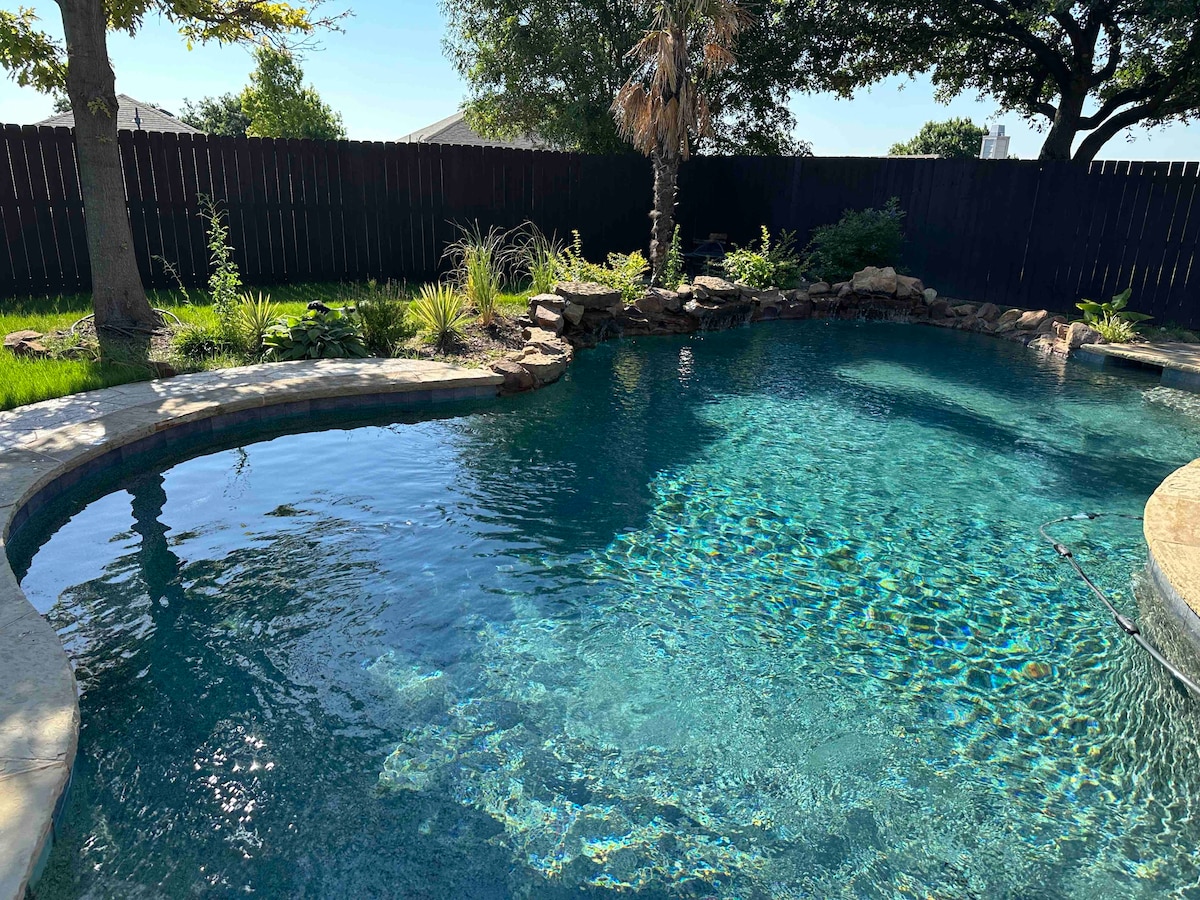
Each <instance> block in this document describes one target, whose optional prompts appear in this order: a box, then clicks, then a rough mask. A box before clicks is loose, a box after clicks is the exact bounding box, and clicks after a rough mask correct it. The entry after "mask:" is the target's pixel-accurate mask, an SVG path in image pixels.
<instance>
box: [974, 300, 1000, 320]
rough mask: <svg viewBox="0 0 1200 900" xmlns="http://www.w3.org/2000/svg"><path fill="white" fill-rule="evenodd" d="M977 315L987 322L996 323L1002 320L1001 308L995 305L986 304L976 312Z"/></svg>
mask: <svg viewBox="0 0 1200 900" xmlns="http://www.w3.org/2000/svg"><path fill="white" fill-rule="evenodd" d="M975 315H977V316H979V318H981V319H983V320H984V321H986V322H994V321H995V320H996V319H998V318H1000V307H998V306H997V305H996V304H995V303H985V304H983V306H981V307H979V309H977V310H975Z"/></svg>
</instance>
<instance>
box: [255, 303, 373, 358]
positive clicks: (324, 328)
mask: <svg viewBox="0 0 1200 900" xmlns="http://www.w3.org/2000/svg"><path fill="white" fill-rule="evenodd" d="M263 346H264V347H265V348H266V352H267V353H266V355H267V358H268V359H271V360H289V359H347V358H349V359H361V358H363V357H364V356H367V355H368V354H367V345H366V344H364V343H363V337H362V329H361V327H360V326H359V323H358V319H357V317H356V316H355V315H354V313H353V312H350V311H347V310H343V309H330V308H329V307H327V306H324V305H318V306H316V307H315V308H311V309H309V310H308V311H307V312H305V313H304V315H302V316H282V317H281V318H280V319H279V322H278V324H276V325H272V326H271V327H270V328H268V329H267V333H266V335H264V337H263Z"/></svg>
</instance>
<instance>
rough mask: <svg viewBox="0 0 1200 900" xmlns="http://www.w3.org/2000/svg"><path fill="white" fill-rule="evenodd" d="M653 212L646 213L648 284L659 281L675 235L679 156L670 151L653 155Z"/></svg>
mask: <svg viewBox="0 0 1200 900" xmlns="http://www.w3.org/2000/svg"><path fill="white" fill-rule="evenodd" d="M652 158H653V161H654V211H653V212H652V213H650V280H651V282H652V283H653V284H658V283H660V282H661V281H662V274H663V267H664V266H665V265H666V263H667V253H668V251H669V250H670V249H671V237H672V236H673V235H674V234H675V195H676V190H677V184H678V182H679V154H677V153H672V152H670V151H666V152H661V151H660V152H658V153H655V154H654V155H653V157H652Z"/></svg>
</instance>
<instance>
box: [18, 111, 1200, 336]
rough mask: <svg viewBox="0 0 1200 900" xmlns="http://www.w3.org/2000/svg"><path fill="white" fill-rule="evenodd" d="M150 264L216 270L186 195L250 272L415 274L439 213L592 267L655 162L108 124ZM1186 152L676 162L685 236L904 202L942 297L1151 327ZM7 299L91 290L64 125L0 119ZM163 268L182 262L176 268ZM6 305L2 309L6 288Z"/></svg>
mask: <svg viewBox="0 0 1200 900" xmlns="http://www.w3.org/2000/svg"><path fill="white" fill-rule="evenodd" d="M119 143H120V148H121V157H122V162H123V166H124V172H125V187H126V193H127V197H128V201H129V215H130V220H131V223H132V226H133V234H134V243H135V245H136V246H135V250H136V254H137V258H138V264H139V267H140V268H141V272H142V278H143V279H144V280H145V282H146V283H147V284H149V285H155V286H161V287H170V286H173V285H174V284H175V278H176V277H178V278H180V279H181V280H182V281H183V282H184V283H185V284H188V285H195V284H202V283H203V282H204V281H205V279H206V278H207V275H208V255H207V249H206V247H205V241H204V224H203V222H202V221H201V219H200V217H199V215H198V214H199V211H200V197H201V195H207V196H211V197H213V198H215V199H216V200H217V201H219V203H220V205H221V207H222V208H223V209H224V210H225V211H226V213H227V215H228V218H229V225H230V231H231V241H232V243H233V245H234V248H235V258H236V261H237V263H238V265H239V266H240V267H241V270H242V272H243V276H244V277H245V279H246V281H247V282H249V283H252V284H254V283H257V284H270V283H273V282H296V281H324V280H341V279H360V278H367V277H374V278H379V279H387V278H391V279H410V280H421V279H427V278H431V277H434V276H435V275H436V274H437V273H438V271H439V269H440V261H441V255H442V251H443V249H444V247H445V244H446V243H447V242H448V241H450V240H452V239H453V238H454V237H455V236H456V231H455V228H454V226H453V224H451V223H453V222H461V223H467V222H473V221H478V222H479V224H480V225H481V226H482V227H483V228H487V227H489V226H490V225H499V226H501V227H505V228H508V227H512V226H515V225H517V224H519V223H521V222H522V221H525V220H527V219H528V220H532V221H534V222H536V223H537V224H538V225H539V226H540V227H541V228H542V230H544V231H546V232H547V233H557V234H558V236H559V237H563V238H566V237H569V233H570V231H571V229H575V228H577V229H579V230H580V232H581V233H582V235H583V239H584V250H585V252H586V253H587V254H588V255H589V256H590V257H593V258H596V259H602V258H603V257H604V255H605V254H606V253H607V252H609V251H613V250H618V251H624V252H628V251H630V250H633V249H635V248H638V247H643V246H644V245H645V243H646V241H647V239H648V234H649V222H648V219H647V215H646V214H647V212H648V205H649V201H650V187H651V171H650V166H649V163H648V162H647V161H646V160H645V159H643V158H641V157H639V156H636V155H633V154H630V155H625V156H604V157H602V156H584V155H579V154H571V153H554V152H548V151H537V150H505V149H500V148H492V147H464V146H448V145H437V144H391V143H387V144H385V143H364V142H352V141H295V140H272V139H255V138H251V139H246V138H218V137H211V136H205V135H187V134H179V135H177V134H168V133H157V132H121V134H120V138H119ZM1198 168H1200V166H1198V164H1197V163H1195V162H1190V163H1157V162H1147V163H1129V162H1103V163H1100V162H1097V163H1092V164H1091V165H1081V164H1077V163H1070V162H1054V163H1049V162H1038V161H1019V160H931V159H859V158H850V159H845V158H792V157H708V158H696V159H694V160H692V161H691V162H689V163H687V164H686V165H684V167H683V171H682V174H681V184H680V187H681V190H680V206H679V221H680V224H681V230H682V233H683V236H684V241H685V245H690V242H691V240H692V239H693V238H703V237H706V236H707V235H708V234H709V233H713V232H716V233H724V234H728V235H729V236H730V238H731V239H732V240H734V241H737V242H745V241H749V240H751V239H753V238H755V237H756V236H757V234H758V229H759V226H760V225H764V224H765V225H767V226H769V227H771V228H772V229H780V228H787V229H792V230H795V231H797V232H798V234H799V237H800V243H801V244H803V243H804V242H805V241H806V240H807V238H808V234H809V232H810V230H811V229H812V228H814V227H816V226H818V225H822V224H826V223H829V222H833V221H836V220H837V218H838V216H839V215H840V214H841V212H842V211H843V210H845V209H857V208H863V207H867V206H880V205H882V204H884V203H886V202H887V200H888V198H889V197H897V198H898V199H899V201H900V205H901V207H902V208H903V209H904V210H905V212H906V219H905V234H906V240H907V243H906V246H905V253H904V260H903V263H904V266H905V267H906V268H907V269H908V270H909V271H911V272H913V273H915V274H918V275H920V276H921V277H922V278H923V279H925V281H926V282H927V283H928V284H930V285H933V286H935V287H936V288H937V289H938V290H939V291H940V292H941V293H943V294H947V295H950V296H954V297H962V298H965V299H971V300H976V301H985V300H988V301H993V302H996V303H1001V304H1011V305H1015V306H1038V307H1042V306H1045V307H1050V308H1054V309H1062V310H1067V309H1071V307H1072V305H1073V304H1074V303H1075V302H1076V301H1078V300H1079V299H1080V298H1081V297H1089V298H1091V299H1107V298H1108V297H1110V296H1111V295H1113V294H1115V293H1117V292H1118V291H1120V290H1123V289H1124V288H1125V287H1128V286H1130V285H1132V286H1133V289H1134V299H1133V301H1132V303H1131V305H1132V306H1133V307H1134V308H1136V309H1138V310H1140V311H1143V312H1147V313H1150V314H1151V315H1153V316H1154V317H1155V319H1156V320H1157V321H1159V322H1164V323H1165V322H1177V323H1179V324H1181V325H1187V326H1189V327H1200V265H1197V262H1200V261H1198V260H1197V256H1198V255H1200V252H1198V239H1200V191H1198V190H1197V188H1198V186H1200V173H1198ZM0 229H2V231H3V234H4V247H3V248H2V249H0V298H2V297H4V296H12V295H16V294H23V293H42V292H48V291H50V292H56V291H78V290H86V288H87V287H88V284H89V273H88V263H87V250H86V243H85V240H84V221H83V205H82V201H81V199H80V194H79V179H78V174H77V170H76V165H75V155H74V144H73V138H72V134H71V132H70V131H69V130H67V129H63V128H58V129H51V128H37V127H34V126H24V127H21V126H14V125H8V126H4V127H3V129H2V130H0ZM166 263H169V265H170V267H171V268H172V269H173V270H174V272H175V274H172V273H171V272H169V271H168V267H167V265H166ZM0 302H3V301H2V300H0Z"/></svg>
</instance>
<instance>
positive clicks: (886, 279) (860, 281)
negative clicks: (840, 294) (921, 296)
mask: <svg viewBox="0 0 1200 900" xmlns="http://www.w3.org/2000/svg"><path fill="white" fill-rule="evenodd" d="M914 280H915V279H914ZM897 283H898V282H897V280H896V270H895V269H893V268H892V267H891V266H884V267H883V268H882V269H881V268H879V267H877V266H867V267H866V268H865V269H863V270H862V271H861V272H855V273H854V275H853V277H851V279H850V286H851V288H852V289H853V291H854V293H856V294H885V295H887V296H889V297H894V296H895V295H896V286H897Z"/></svg>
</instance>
